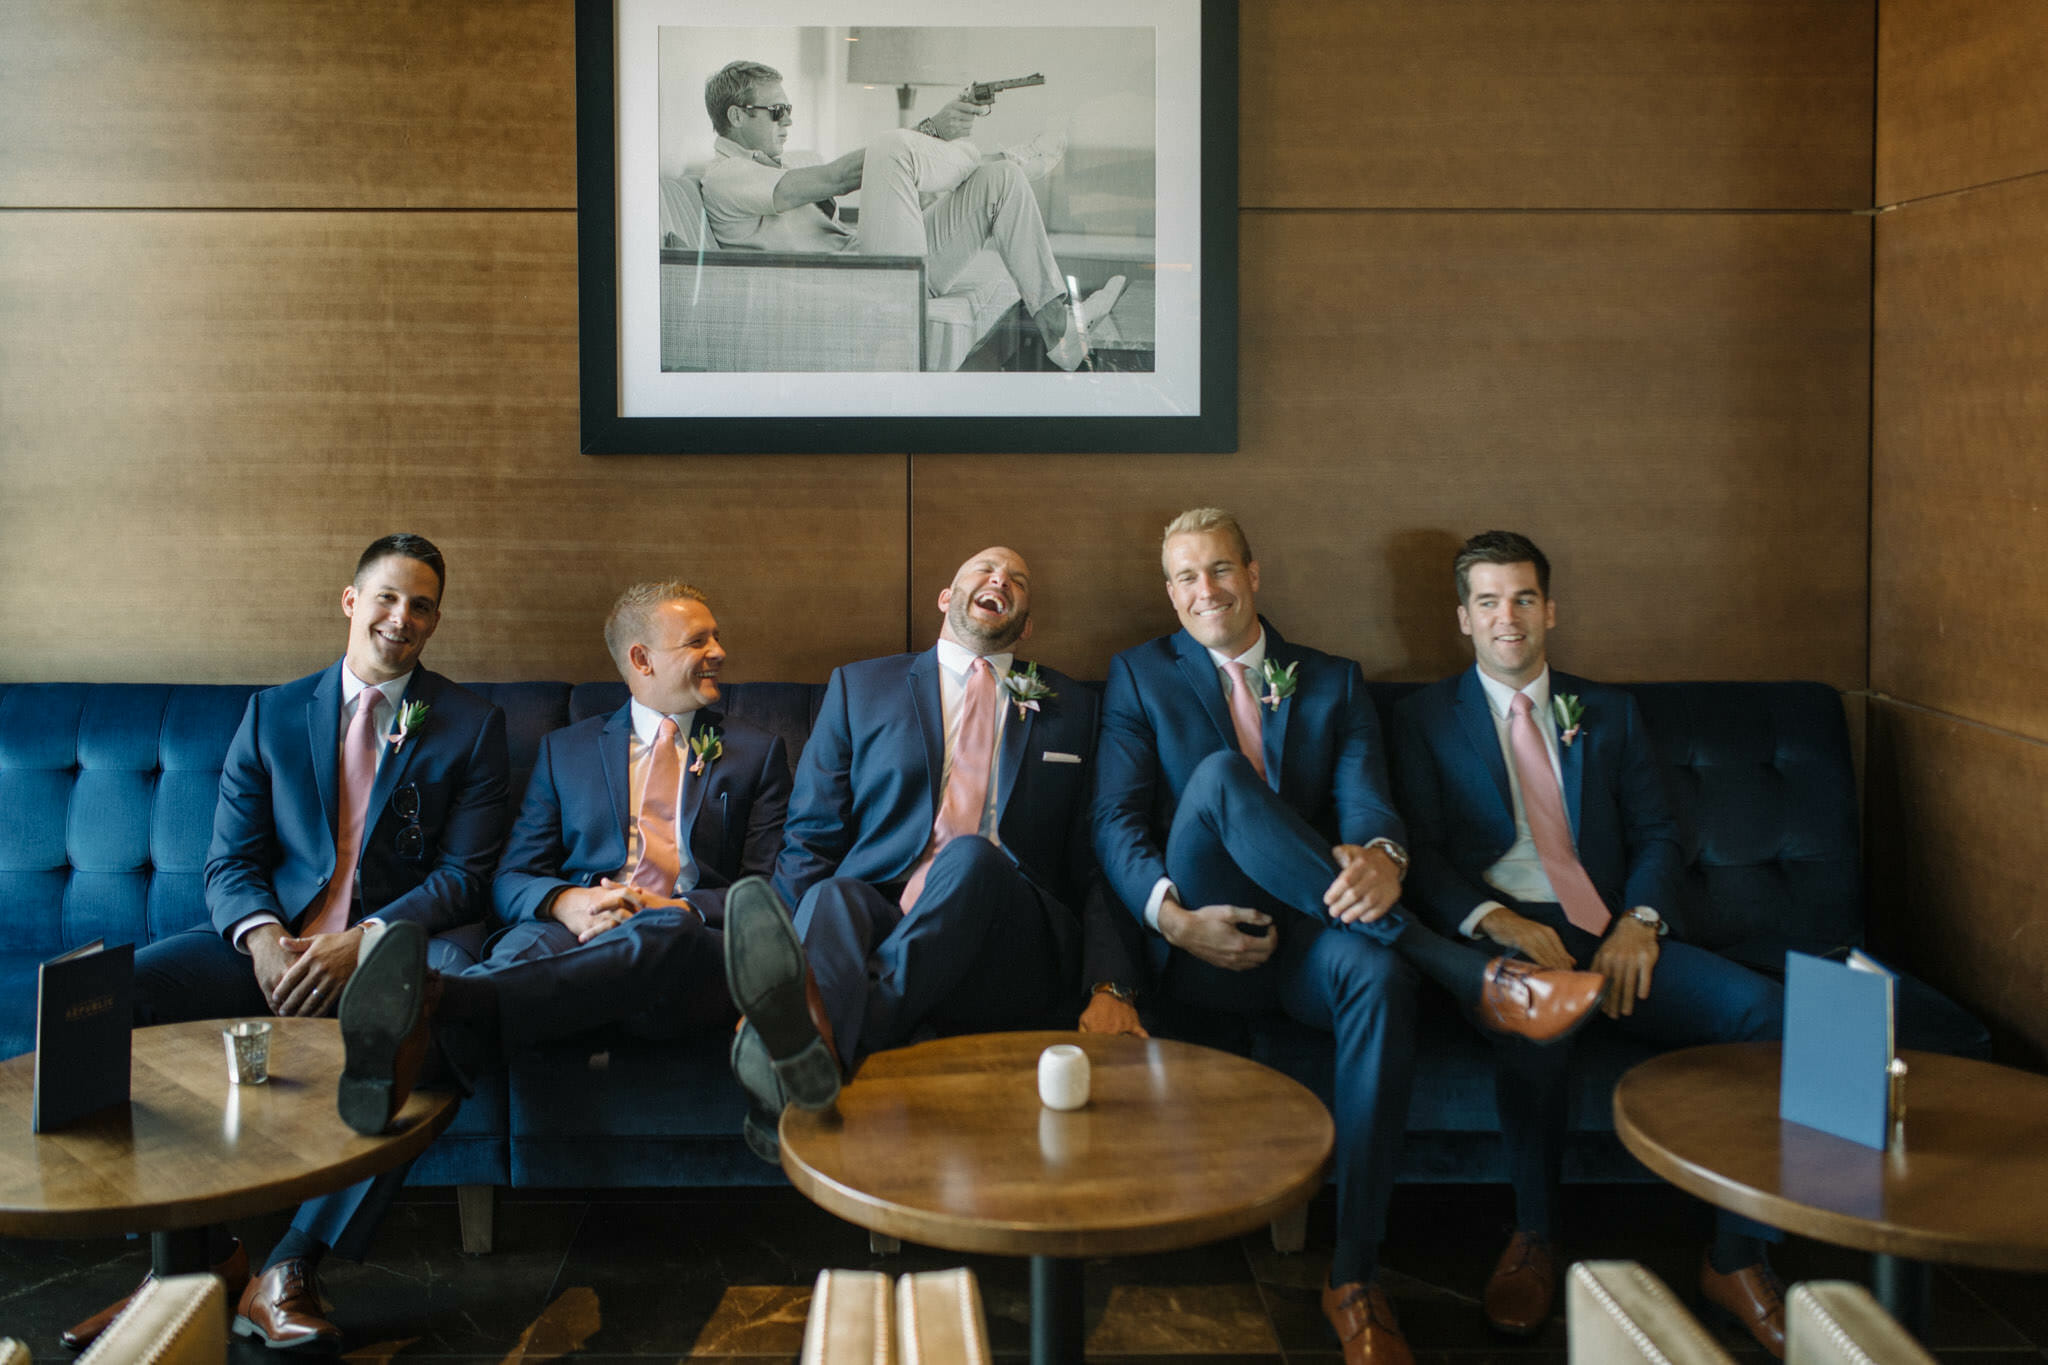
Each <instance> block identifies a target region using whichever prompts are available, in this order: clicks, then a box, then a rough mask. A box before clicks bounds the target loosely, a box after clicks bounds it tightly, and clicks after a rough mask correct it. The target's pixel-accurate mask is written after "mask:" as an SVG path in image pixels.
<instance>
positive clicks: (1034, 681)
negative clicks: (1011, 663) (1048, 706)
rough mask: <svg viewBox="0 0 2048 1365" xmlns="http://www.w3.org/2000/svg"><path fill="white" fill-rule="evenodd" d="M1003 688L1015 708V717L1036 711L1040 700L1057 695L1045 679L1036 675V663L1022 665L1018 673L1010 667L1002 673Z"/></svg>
mask: <svg viewBox="0 0 2048 1365" xmlns="http://www.w3.org/2000/svg"><path fill="white" fill-rule="evenodd" d="M1003 690H1004V691H1005V692H1008V693H1009V694H1010V704H1011V705H1012V706H1014V707H1016V708H1017V719H1018V720H1022V719H1024V713H1025V712H1026V711H1036V710H1037V709H1038V703H1040V702H1041V701H1051V700H1052V699H1053V698H1055V697H1057V696H1059V693H1057V692H1055V691H1053V690H1052V688H1051V687H1050V686H1049V685H1048V684H1047V683H1046V681H1045V679H1043V678H1041V677H1039V676H1038V665H1037V664H1035V663H1034V664H1026V665H1024V669H1023V671H1022V672H1021V673H1020V672H1019V671H1017V670H1016V669H1014V668H1013V669H1011V670H1010V671H1009V672H1007V673H1005V674H1003Z"/></svg>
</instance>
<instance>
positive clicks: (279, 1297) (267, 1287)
mask: <svg viewBox="0 0 2048 1365" xmlns="http://www.w3.org/2000/svg"><path fill="white" fill-rule="evenodd" d="M324 1311H326V1310H325V1306H324V1305H323V1304H322V1303H321V1302H320V1280H319V1277H318V1276H317V1275H315V1274H314V1272H313V1267H312V1264H311V1263H310V1262H308V1261H306V1260H304V1259H302V1258H300V1257H296V1256H295V1257H293V1258H292V1259H290V1260H288V1261H279V1262H278V1263H277V1264H276V1265H274V1266H272V1267H270V1268H269V1269H268V1270H266V1271H264V1272H263V1273H262V1274H261V1275H258V1276H257V1277H256V1278H255V1279H253V1280H251V1281H249V1287H248V1288H247V1289H244V1290H243V1291H242V1297H241V1300H240V1302H239V1303H237V1304H236V1306H235V1335H236V1336H239V1337H257V1338H261V1339H262V1342H263V1344H264V1345H265V1346H268V1347H269V1348H270V1349H271V1350H273V1351H290V1350H295V1349H297V1348H298V1347H301V1346H315V1345H321V1344H329V1345H331V1344H333V1343H335V1342H338V1341H340V1340H341V1329H340V1328H338V1327H336V1326H335V1325H334V1324H333V1323H331V1322H329V1321H328V1320H327V1319H326V1318H323V1317H321V1316H320V1315H321V1313H323V1312H324Z"/></svg>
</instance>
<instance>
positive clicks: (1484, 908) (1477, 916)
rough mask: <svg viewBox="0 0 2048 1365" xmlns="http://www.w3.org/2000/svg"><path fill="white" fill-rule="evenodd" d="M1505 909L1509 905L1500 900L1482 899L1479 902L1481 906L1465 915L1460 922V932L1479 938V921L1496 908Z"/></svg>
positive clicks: (1467, 936) (1466, 935)
mask: <svg viewBox="0 0 2048 1365" xmlns="http://www.w3.org/2000/svg"><path fill="white" fill-rule="evenodd" d="M1505 909H1507V907H1506V906H1505V905H1502V904H1501V903H1500V902H1499V901H1481V902H1479V906H1478V908H1477V909H1475V910H1474V911H1473V912H1472V913H1471V914H1469V915H1467V916H1465V918H1464V919H1463V920H1462V921H1460V922H1459V924H1458V932H1459V933H1461V934H1463V935H1464V936H1465V937H1466V938H1478V937H1479V921H1481V920H1483V919H1485V918H1486V917H1487V916H1488V915H1490V914H1492V913H1493V912H1494V911H1496V910H1505Z"/></svg>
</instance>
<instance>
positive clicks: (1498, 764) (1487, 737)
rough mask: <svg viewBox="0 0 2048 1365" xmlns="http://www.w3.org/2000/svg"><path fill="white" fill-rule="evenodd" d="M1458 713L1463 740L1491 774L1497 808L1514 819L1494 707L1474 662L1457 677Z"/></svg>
mask: <svg viewBox="0 0 2048 1365" xmlns="http://www.w3.org/2000/svg"><path fill="white" fill-rule="evenodd" d="M1454 709H1455V710H1456V711H1457V713H1458V725H1459V728H1460V729H1462V730H1463V731H1464V732H1465V739H1466V742H1467V743H1469V744H1470V745H1471V746H1472V753H1473V756H1474V757H1475V758H1477V759H1478V760H1479V762H1480V765H1481V766H1482V767H1484V768H1485V769H1486V771H1487V772H1488V773H1490V774H1491V775H1492V777H1493V789H1494V791H1495V792H1496V793H1498V794H1499V796H1500V808H1501V809H1502V810H1503V811H1505V812H1506V813H1507V817H1508V824H1509V825H1510V826H1511V827H1512V826H1513V824H1514V822H1515V800H1514V797H1513V796H1512V795H1511V794H1510V792H1509V789H1508V765H1507V761H1506V760H1505V759H1503V758H1502V757H1501V753H1500V731H1499V730H1497V729H1495V728H1494V723H1493V708H1492V707H1491V706H1489V705H1488V704H1487V701H1486V689H1485V688H1484V687H1482V686H1481V685H1480V682H1479V669H1478V667H1477V666H1476V665H1475V666H1474V667H1472V668H1468V669H1466V670H1465V672H1464V675H1463V676H1462V677H1460V678H1459V679H1458V701H1457V705H1456V707H1455V708H1454Z"/></svg>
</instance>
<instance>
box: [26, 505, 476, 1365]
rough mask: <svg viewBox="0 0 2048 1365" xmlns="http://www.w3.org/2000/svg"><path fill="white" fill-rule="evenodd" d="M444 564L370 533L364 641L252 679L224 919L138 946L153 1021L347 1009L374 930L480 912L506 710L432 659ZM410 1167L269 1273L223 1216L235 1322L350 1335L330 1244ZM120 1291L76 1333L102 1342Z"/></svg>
mask: <svg viewBox="0 0 2048 1365" xmlns="http://www.w3.org/2000/svg"><path fill="white" fill-rule="evenodd" d="M446 572H447V571H446V566H445V564H444V562H443V560H442V558H441V552H440V551H439V550H438V549H436V548H435V547H434V545H433V543H432V542H430V541H428V540H427V539H426V538H424V537H422V536H416V535H410V534H400V535H391V536H385V537H382V538H381V539H379V540H376V541H373V542H372V543H371V544H370V546H369V548H368V549H366V550H365V551H364V552H363V554H362V556H361V558H360V559H359V560H358V561H357V564H356V572H355V577H354V579H353V580H352V581H351V582H350V583H349V585H348V586H347V587H345V588H343V589H342V591H341V612H342V615H343V616H345V617H346V618H348V623H349V628H348V650H347V653H345V654H344V655H343V656H342V658H341V659H340V660H339V661H337V662H335V663H332V664H329V665H328V666H327V667H325V668H323V669H321V670H320V671H319V672H317V673H314V674H312V675H310V676H308V677H304V678H301V679H299V680H298V681H297V682H289V683H285V684H284V685H282V686H280V687H273V688H269V689H267V690H265V691H262V692H259V693H257V694H256V695H255V696H253V697H251V698H250V699H249V705H248V708H247V709H246V710H245V711H244V712H243V714H242V723H241V727H240V728H239V729H238V730H236V732H235V737H234V740H233V742H232V743H231V744H230V745H229V746H228V752H227V757H226V760H225V762H224V763H223V766H222V769H221V776H220V795H219V800H218V802H217V804H216V806H215V809H214V819H213V843H212V847H211V848H210V849H209V851H208V854H207V860H206V883H205V885H206V908H207V910H208V911H209V912H210V914H211V917H212V922H211V923H210V924H205V925H201V926H199V927H197V928H194V929H189V930H187V931H185V932H183V933H177V934H172V935H170V936H169V937H167V938H164V939H161V940H159V941H157V942H155V943H152V944H150V945H149V946H148V947H146V948H144V949H143V950H142V951H141V952H139V953H137V954H136V956H135V1022H136V1023H137V1024H138V1025H144V1024H161V1023H170V1022H172V1021H175V1020H183V1019H213V1018H221V1017H232V1016H238V1015H258V1016H260V1015H265V1014H278V1015H296V1016H313V1015H326V1014H332V1013H334V1012H335V1009H336V1005H337V1002H338V1000H339V998H340V996H341V995H342V993H343V991H344V989H345V988H346V986H347V985H348V984H349V983H350V981H351V980H352V979H353V978H354V976H355V975H356V971H357V968H358V966H359V964H360V963H361V961H362V960H363V957H364V954H365V952H366V944H367V943H368V942H369V941H370V940H371V939H372V938H373V937H374V936H375V935H376V934H378V933H381V932H384V931H385V930H387V929H389V928H391V927H394V926H406V928H407V930H408V932H414V933H418V934H419V935H420V936H421V937H422V938H423V939H424V938H425V937H426V936H429V935H438V934H442V933H445V932H446V931H448V930H451V929H456V928H459V927H461V926H463V925H467V924H471V923H473V922H474V921H476V920H477V919H478V918H479V917H480V916H481V915H482V912H483V905H484V894H485V888H486V887H487V886H488V884H489V879H490V875H491V869H492V867H493V866H494V865H495V864H496V862H497V858H498V849H499V846H500V845H501V843H502V842H503V840H504V836H505V805H506V790H507V772H508V770H509V766H510V765H509V763H508V761H507V757H506V749H505V716H504V713H503V712H502V711H500V710H499V709H498V708H497V707H496V706H494V705H492V704H491V703H490V702H488V701H486V700H484V698H482V697H480V696H478V695H477V694H476V693H474V692H471V691H470V690H469V689H467V688H464V687H460V686H458V685H457V684H455V683H453V682H450V681H449V680H448V679H446V678H444V677H442V676H441V675H440V674H438V673H434V672H432V671H430V670H428V669H426V668H423V667H421V666H420V663H419V659H420V654H421V652H422V651H423V650H425V648H426V646H427V641H428V640H430V639H432V638H433V635H434V631H435V629H436V628H437V627H438V626H439V625H440V624H441V592H442V587H443V585H444V583H445V582H446ZM432 951H433V953H434V955H435V959H436V960H437V961H439V962H441V963H443V964H444V965H446V966H448V967H451V968H452V967H458V966H460V965H462V964H463V963H465V962H467V961H468V960H469V958H468V955H467V954H466V952H465V951H464V950H463V949H461V948H459V947H457V946H456V945H455V944H454V943H451V942H448V941H446V940H443V939H435V940H434V944H433V950H432ZM404 1178H405V1172H404V1170H403V1169H401V1170H398V1171H393V1172H390V1173H388V1174H386V1175H383V1176H379V1177H378V1178H377V1179H375V1180H370V1181H365V1182H363V1183H361V1184H358V1185H354V1186H351V1187H350V1188H348V1189H346V1190H343V1191H341V1192H340V1193H338V1194H332V1195H326V1196H323V1197H321V1198H319V1199H314V1200H311V1201H309V1202H307V1203H306V1204H304V1205H302V1206H301V1207H300V1209H299V1212H298V1217H297V1218H296V1219H295V1220H294V1221H293V1223H292V1226H291V1229H290V1231H288V1232H287V1233H286V1234H285V1236H284V1238H283V1239H282V1240H281V1241H280V1242H279V1243H278V1244H277V1246H276V1247H275V1248H274V1249H273V1250H272V1252H271V1256H270V1260H269V1262H268V1263H267V1264H266V1265H265V1266H264V1267H263V1269H262V1271H261V1272H260V1273H259V1274H258V1275H256V1276H255V1277H254V1278H253V1279H252V1278H251V1277H250V1274H249V1261H248V1257H247V1255H246V1254H245V1253H244V1251H243V1250H242V1248H241V1246H240V1245H239V1244H238V1243H236V1242H235V1240H234V1239H233V1238H231V1237H229V1236H227V1235H226V1233H225V1232H224V1231H223V1230H221V1229H218V1228H215V1229H212V1230H211V1233H210V1236H211V1239H212V1245H211V1248H210V1249H211V1252H212V1255H211V1257H210V1259H211V1260H212V1261H213V1262H214V1266H213V1269H214V1272H215V1273H216V1274H218V1275H220V1276H221V1277H222V1278H223V1279H224V1280H226V1281H227V1283H228V1288H229V1292H230V1293H231V1294H239V1295H240V1299H239V1303H238V1308H237V1314H236V1318H235V1330H236V1331H237V1332H239V1333H241V1334H242V1335H244V1336H251V1337H256V1338H259V1339H260V1340H262V1341H263V1342H264V1343H265V1344H266V1345H269V1346H272V1347H278V1348H283V1347H295V1346H304V1345H309V1344H315V1343H324V1342H332V1341H334V1340H336V1339H338V1337H339V1335H340V1333H339V1332H337V1331H336V1330H335V1327H334V1325H333V1324H332V1323H330V1322H328V1321H327V1320H326V1318H325V1317H324V1316H322V1309H321V1306H320V1297H319V1288H318V1285H319V1281H318V1277H317V1272H318V1267H319V1264H320V1260H321V1258H322V1257H323V1256H324V1255H325V1254H326V1253H327V1252H328V1251H330V1250H332V1251H337V1252H340V1253H341V1254H342V1255H344V1256H348V1257H351V1258H353V1259H360V1258H361V1256H362V1254H363V1251H364V1250H365V1249H366V1247H367V1246H368V1242H369V1238H370V1234H371V1232H372V1230H374V1229H375V1227H376V1225H377V1222H378V1220H379V1219H380V1218H381V1217H382V1215H383V1211H384V1209H385V1207H386V1206H387V1205H388V1204H389V1203H390V1200H391V1196H392V1195H393V1194H395V1193H396V1192H397V1190H398V1187H399V1185H401V1184H402V1183H403V1182H404ZM245 1285H246V1288H245ZM125 1302H126V1301H125V1300H124V1301H123V1303H125ZM121 1306H122V1305H121V1304H116V1305H113V1307H111V1308H109V1309H107V1310H106V1311H104V1312H102V1313H99V1314H97V1315H95V1316H94V1317H92V1318H89V1319H87V1320H86V1321H85V1322H82V1323H80V1324H79V1325H78V1326H76V1327H74V1328H72V1329H71V1330H70V1331H69V1332H66V1333H65V1334H64V1339H65V1342H66V1344H67V1345H72V1346H84V1345H86V1344H87V1343H89V1342H90V1341H91V1340H92V1339H93V1338H95V1337H97V1336H98V1335H99V1333H100V1332H101V1331H102V1330H104V1328H105V1327H106V1325H107V1323H108V1322H110V1321H111V1320H112V1318H113V1315H114V1313H115V1312H117V1311H119V1309H120V1307H121Z"/></svg>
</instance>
